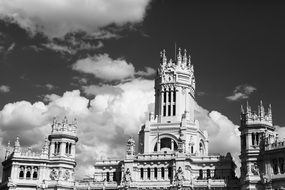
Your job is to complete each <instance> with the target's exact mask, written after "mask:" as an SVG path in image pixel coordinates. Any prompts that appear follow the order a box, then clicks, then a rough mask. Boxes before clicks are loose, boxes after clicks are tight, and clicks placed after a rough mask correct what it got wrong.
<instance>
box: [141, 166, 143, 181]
mask: <svg viewBox="0 0 285 190" xmlns="http://www.w3.org/2000/svg"><path fill="white" fill-rule="evenodd" d="M141 179H143V168H141Z"/></svg>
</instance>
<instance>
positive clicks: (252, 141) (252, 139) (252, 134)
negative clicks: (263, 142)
mask: <svg viewBox="0 0 285 190" xmlns="http://www.w3.org/2000/svg"><path fill="white" fill-rule="evenodd" d="M254 142H255V135H254V133H251V143H252V145H254V144H255V143H254Z"/></svg>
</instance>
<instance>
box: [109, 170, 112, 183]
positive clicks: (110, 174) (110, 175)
mask: <svg viewBox="0 0 285 190" xmlns="http://www.w3.org/2000/svg"><path fill="white" fill-rule="evenodd" d="M109 181H110V182H112V181H113V172H111V171H109Z"/></svg>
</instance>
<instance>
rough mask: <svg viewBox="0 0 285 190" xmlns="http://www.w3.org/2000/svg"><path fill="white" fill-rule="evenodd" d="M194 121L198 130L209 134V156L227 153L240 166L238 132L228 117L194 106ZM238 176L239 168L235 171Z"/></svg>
mask: <svg viewBox="0 0 285 190" xmlns="http://www.w3.org/2000/svg"><path fill="white" fill-rule="evenodd" d="M195 114H196V115H195V117H196V119H198V120H199V123H200V128H201V129H202V130H206V131H207V132H208V134H209V154H223V155H226V154H227V153H228V152H230V153H231V155H232V156H233V158H234V160H235V163H236V164H237V165H238V166H240V160H239V157H238V156H239V154H240V132H239V130H238V127H239V126H238V125H235V124H233V122H232V121H231V120H229V118H228V117H226V116H225V115H223V114H221V113H220V112H217V111H211V112H209V111H208V110H206V109H204V108H202V107H201V106H199V105H197V104H196V112H195ZM225 137H226V138H225ZM236 173H237V174H238V175H239V173H240V171H239V167H238V168H237V169H236Z"/></svg>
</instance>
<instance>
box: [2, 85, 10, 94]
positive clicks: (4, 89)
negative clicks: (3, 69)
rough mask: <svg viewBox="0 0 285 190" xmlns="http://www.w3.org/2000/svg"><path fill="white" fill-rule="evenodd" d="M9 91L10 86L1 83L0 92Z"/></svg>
mask: <svg viewBox="0 0 285 190" xmlns="http://www.w3.org/2000/svg"><path fill="white" fill-rule="evenodd" d="M8 92H10V86H8V85H1V86H0V93H8Z"/></svg>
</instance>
